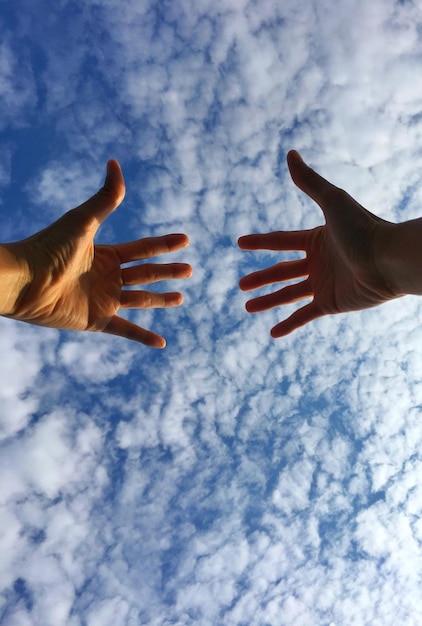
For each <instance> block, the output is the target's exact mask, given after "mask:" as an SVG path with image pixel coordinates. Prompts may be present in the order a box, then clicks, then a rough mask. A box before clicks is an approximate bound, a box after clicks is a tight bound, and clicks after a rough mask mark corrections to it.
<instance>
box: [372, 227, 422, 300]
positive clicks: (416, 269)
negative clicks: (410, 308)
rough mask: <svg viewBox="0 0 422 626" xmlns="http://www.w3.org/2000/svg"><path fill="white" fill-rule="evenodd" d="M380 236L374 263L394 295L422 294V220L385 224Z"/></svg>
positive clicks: (375, 248)
mask: <svg viewBox="0 0 422 626" xmlns="http://www.w3.org/2000/svg"><path fill="white" fill-rule="evenodd" d="M377 235H378V237H377V240H376V244H375V247H374V254H375V261H376V264H377V267H378V268H379V271H380V273H381V274H382V276H383V278H384V280H385V282H386V284H387V285H388V287H389V289H390V290H391V292H392V293H393V294H394V296H403V295H406V294H414V295H422V219H421V218H419V219H416V220H410V221H407V222H402V223H400V224H392V223H390V222H384V223H383V224H382V226H380V228H379V229H378V233H377Z"/></svg>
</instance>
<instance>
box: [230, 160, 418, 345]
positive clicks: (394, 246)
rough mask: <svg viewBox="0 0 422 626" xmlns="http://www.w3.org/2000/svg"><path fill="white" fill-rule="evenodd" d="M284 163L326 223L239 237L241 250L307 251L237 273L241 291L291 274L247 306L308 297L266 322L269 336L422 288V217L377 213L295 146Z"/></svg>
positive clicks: (252, 307) (268, 305)
mask: <svg viewBox="0 0 422 626" xmlns="http://www.w3.org/2000/svg"><path fill="white" fill-rule="evenodd" d="M287 164H288V167H289V170H290V175H291V177H292V180H293V182H294V183H295V184H296V185H297V186H298V187H299V189H301V190H302V191H303V192H305V193H306V194H307V195H308V196H309V197H310V198H312V200H314V201H315V202H316V203H317V204H318V205H319V206H320V208H321V209H322V212H323V214H324V217H325V224H324V225H322V226H317V227H316V228H313V229H310V230H299V231H277V232H272V233H267V234H251V235H246V236H243V237H240V238H239V242H238V243H239V247H240V248H241V249H243V250H275V251H280V252H283V251H286V250H298V251H303V252H304V253H305V257H304V258H303V259H299V260H295V261H281V262H280V263H277V264H276V265H273V266H271V267H269V268H266V269H263V270H259V271H257V272H253V273H252V274H249V275H247V276H244V277H243V278H242V279H241V280H240V283H239V285H240V288H241V289H242V290H243V291H250V290H255V289H258V288H260V287H262V286H264V285H269V284H277V285H278V284H279V283H283V282H286V281H289V284H288V285H287V286H283V287H282V288H281V289H278V290H276V291H275V292H274V293H271V294H269V295H264V296H258V297H255V298H252V299H251V300H249V301H248V302H247V303H246V309H247V311H248V312H249V313H257V312H259V311H266V310H268V309H272V308H274V307H278V306H283V305H285V304H291V303H294V302H297V301H300V300H303V299H311V300H310V302H308V303H307V304H305V305H304V306H301V307H300V308H298V309H297V310H296V311H295V312H294V313H293V314H292V315H291V316H290V317H288V318H287V319H285V320H283V321H281V322H280V323H278V324H277V325H276V326H274V328H272V330H271V335H272V336H273V337H274V338H277V337H282V336H284V335H287V334H289V333H291V332H293V331H295V330H297V329H298V328H300V327H301V326H304V325H305V324H307V323H309V322H311V321H313V320H315V319H317V318H319V317H321V316H323V315H331V314H336V313H346V312H348V311H357V310H360V309H366V308H369V307H374V306H377V305H379V304H382V303H383V302H386V301H388V300H391V299H393V298H397V297H399V296H402V295H405V294H418V295H422V246H421V241H422V219H418V220H412V221H410V222H404V223H402V224H393V223H391V222H388V221H386V220H383V219H381V218H380V217H378V216H376V215H374V214H373V213H370V212H369V211H368V210H367V209H365V208H364V207H363V206H361V205H360V204H359V203H358V202H356V200H354V199H353V198H352V197H351V196H350V195H349V194H348V193H347V192H346V191H344V190H342V189H339V188H338V187H336V186H335V185H332V184H331V183H330V182H328V181H327V180H325V179H324V178H323V177H322V176H320V175H319V174H317V172H315V171H314V170H313V169H311V168H310V167H308V166H307V165H306V163H305V162H304V161H303V160H302V158H301V156H300V154H299V153H298V152H296V151H295V150H292V151H290V152H289V153H288V155H287ZM291 281H295V282H293V283H292V282H291Z"/></svg>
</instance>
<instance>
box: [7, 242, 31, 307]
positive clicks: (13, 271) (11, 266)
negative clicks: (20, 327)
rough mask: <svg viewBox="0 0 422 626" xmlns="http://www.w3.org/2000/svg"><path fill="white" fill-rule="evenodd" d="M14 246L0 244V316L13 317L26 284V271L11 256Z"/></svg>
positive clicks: (12, 255) (14, 257) (13, 256)
mask: <svg viewBox="0 0 422 626" xmlns="http://www.w3.org/2000/svg"><path fill="white" fill-rule="evenodd" d="M14 245H15V244H0V315H7V316H13V311H14V309H15V306H16V303H17V301H18V299H19V295H20V293H21V291H22V289H23V288H24V287H25V286H26V285H27V283H28V280H29V278H28V275H29V274H28V271H27V270H26V269H25V268H24V267H23V265H22V264H21V263H19V262H18V261H17V259H16V256H15V255H14V254H13V251H12V250H13V246H14Z"/></svg>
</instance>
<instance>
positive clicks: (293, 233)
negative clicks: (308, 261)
mask: <svg viewBox="0 0 422 626" xmlns="http://www.w3.org/2000/svg"><path fill="white" fill-rule="evenodd" d="M309 232H310V231H308V230H290V231H282V230H280V231H278V232H274V233H266V234H263V235H257V234H253V235H244V236H243V237H239V239H238V242H237V243H238V245H239V248H241V249H242V250H306V248H307V246H306V240H307V237H306V235H307V234H308V233H309Z"/></svg>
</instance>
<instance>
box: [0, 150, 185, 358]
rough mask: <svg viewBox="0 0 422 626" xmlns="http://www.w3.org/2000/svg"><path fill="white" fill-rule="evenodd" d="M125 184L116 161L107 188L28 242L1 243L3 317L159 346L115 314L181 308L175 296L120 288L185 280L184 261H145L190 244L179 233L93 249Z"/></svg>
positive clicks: (111, 164) (146, 332)
mask: <svg viewBox="0 0 422 626" xmlns="http://www.w3.org/2000/svg"><path fill="white" fill-rule="evenodd" d="M124 195H125V184H124V179H123V175H122V171H121V169H120V166H119V164H118V163H117V161H114V160H111V161H109V162H108V164H107V176H106V180H105V183H104V186H103V187H102V188H101V189H100V190H99V191H98V193H96V194H95V195H94V196H93V197H92V198H90V199H89V200H87V201H86V202H84V203H83V204H82V205H80V206H79V207H77V208H75V209H73V210H71V211H68V212H67V213H65V214H64V215H63V216H62V217H61V218H60V219H58V220H57V221H56V222H54V223H53V224H51V225H50V226H48V227H47V228H46V229H44V230H42V231H40V232H38V233H36V234H35V235H33V236H32V237H29V238H28V239H25V240H22V241H18V242H15V243H8V244H2V245H0V294H1V298H0V314H1V315H5V316H7V317H11V318H14V319H16V320H21V321H24V322H29V323H32V324H37V325H40V326H48V327H53V328H61V329H65V330H79V331H85V330H88V331H99V332H104V333H110V334H113V335H118V336H120V337H125V338H127V339H132V340H134V341H137V342H140V343H143V344H145V345H147V346H150V347H153V348H164V347H165V345H166V342H165V339H164V338H163V337H162V336H160V335H157V334H156V333H154V332H151V331H149V330H146V329H144V328H142V327H141V326H138V325H136V324H133V323H132V322H129V321H128V320H126V319H124V318H122V317H119V316H118V315H117V312H118V311H119V309H126V308H135V309H145V308H157V307H159V308H167V307H173V306H178V305H180V304H181V303H182V302H183V296H182V294H181V293H179V292H168V293H153V292H150V291H146V290H133V289H125V287H133V286H140V285H147V284H150V283H154V282H157V281H160V280H169V279H180V278H187V277H189V276H191V274H192V268H191V266H190V265H188V264H186V263H168V264H154V263H150V262H147V263H143V264H137V265H132V266H131V267H122V266H124V265H125V264H127V263H129V262H133V261H141V260H142V261H144V260H148V261H149V259H151V258H153V257H155V256H156V255H159V254H160V255H161V254H167V253H170V252H174V251H176V250H179V249H181V248H185V247H186V246H187V245H188V244H189V239H188V237H187V236H186V235H184V234H169V235H164V236H162V237H148V238H144V239H138V240H136V241H131V242H128V243H119V244H114V245H97V244H95V243H94V237H95V235H96V233H97V230H98V228H99V226H100V225H101V224H102V223H103V221H104V220H105V219H106V218H107V217H108V216H109V215H110V214H111V213H112V212H113V211H114V210H115V209H116V208H117V207H118V206H119V205H120V203H121V202H122V200H123V198H124Z"/></svg>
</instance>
